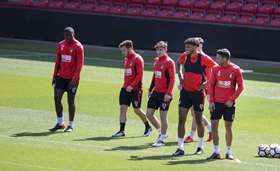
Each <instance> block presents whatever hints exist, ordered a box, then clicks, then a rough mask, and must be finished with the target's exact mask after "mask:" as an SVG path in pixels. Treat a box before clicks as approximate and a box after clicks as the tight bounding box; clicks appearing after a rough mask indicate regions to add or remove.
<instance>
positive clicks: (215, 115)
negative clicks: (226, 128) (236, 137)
mask: <svg viewBox="0 0 280 171" xmlns="http://www.w3.org/2000/svg"><path fill="white" fill-rule="evenodd" d="M222 116H223V118H224V120H225V121H228V122H232V121H233V120H234V116H235V104H233V106H232V107H227V106H226V105H225V104H224V103H218V102H215V110H214V111H213V112H211V120H219V119H221V118H222Z"/></svg>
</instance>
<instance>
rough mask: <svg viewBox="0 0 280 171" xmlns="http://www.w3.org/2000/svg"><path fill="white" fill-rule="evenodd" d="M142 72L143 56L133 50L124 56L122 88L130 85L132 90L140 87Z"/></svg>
mask: <svg viewBox="0 0 280 171" xmlns="http://www.w3.org/2000/svg"><path fill="white" fill-rule="evenodd" d="M143 72H144V60H143V58H142V57H141V56H140V55H139V54H137V53H135V52H133V53H131V54H129V55H128V56H126V57H125V58H124V83H123V88H127V87H128V86H132V88H133V90H135V89H142V80H143Z"/></svg>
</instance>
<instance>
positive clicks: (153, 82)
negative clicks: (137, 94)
mask: <svg viewBox="0 0 280 171" xmlns="http://www.w3.org/2000/svg"><path fill="white" fill-rule="evenodd" d="M154 87H155V74H153V77H152V81H151V84H150V88H149V92H152V91H153V90H154Z"/></svg>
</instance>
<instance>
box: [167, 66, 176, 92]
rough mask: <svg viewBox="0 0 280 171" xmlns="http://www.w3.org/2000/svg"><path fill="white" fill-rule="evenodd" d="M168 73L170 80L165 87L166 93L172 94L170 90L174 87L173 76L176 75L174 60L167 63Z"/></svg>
mask: <svg viewBox="0 0 280 171" xmlns="http://www.w3.org/2000/svg"><path fill="white" fill-rule="evenodd" d="M167 69H168V73H169V76H170V82H169V86H168V88H167V92H166V93H167V94H168V95H172V91H173V88H174V84H175V77H176V68H175V63H174V61H170V62H169V65H168V68H167Z"/></svg>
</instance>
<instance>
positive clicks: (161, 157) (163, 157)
mask: <svg viewBox="0 0 280 171" xmlns="http://www.w3.org/2000/svg"><path fill="white" fill-rule="evenodd" d="M193 155H195V154H186V155H184V156H183V157H186V156H193ZM174 159H179V158H178V157H172V155H171V154H170V155H166V154H165V155H156V156H130V158H129V159H128V160H132V161H138V160H174Z"/></svg>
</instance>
